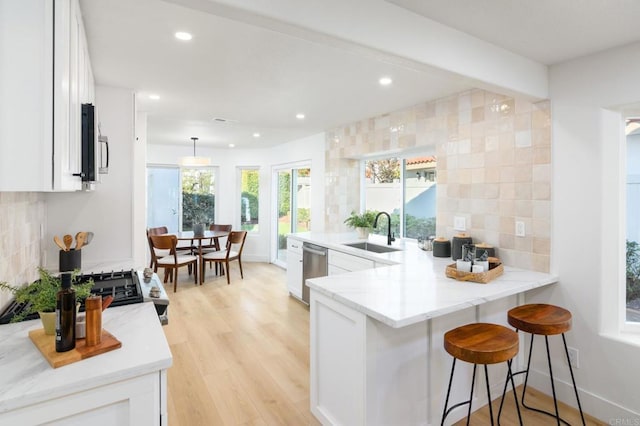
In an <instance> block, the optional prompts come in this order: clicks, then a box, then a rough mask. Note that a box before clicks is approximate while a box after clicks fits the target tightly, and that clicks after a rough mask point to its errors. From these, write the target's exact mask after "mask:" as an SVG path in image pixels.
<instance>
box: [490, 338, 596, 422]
mask: <svg viewBox="0 0 640 426" xmlns="http://www.w3.org/2000/svg"><path fill="white" fill-rule="evenodd" d="M516 331H518V330H516ZM534 336H535V334H531V343H530V345H529V359H528V360H527V368H526V370H522V371H517V372H515V373H511V372H510V373H509V374H511V379H512V380H513V376H517V375H518V374H525V376H524V386H523V388H522V397H521V399H520V401H521V403H522V406H523V407H524V408H526V409H527V410H531V411H535V412H537V413H541V414H545V415H547V416H550V417H553V418H554V419H556V422H557V424H558V426H560V423H564V424H565V425H567V426H571V424H570V423H569V422H567V421H566V420H564V419H563V418H561V417H560V412H559V410H558V399H557V398H556V387H555V384H554V380H553V369H552V368H551V355H550V352H549V338H548V336H546V335H545V336H544V341H545V345H546V349H547V363H548V365H549V376H550V378H551V392H552V393H553V406H554V408H555V414H554V413H551V412H549V411H545V410H541V409H539V408H535V407H531V406H529V405H527V404H526V403H525V402H524V398H525V396H526V394H527V382H528V381H529V367H530V366H531V354H532V353H533V337H534ZM562 343H563V344H564V351H565V354H566V356H567V364H569V373H571V383H572V384H573V390H574V392H575V395H576V401H577V402H578V410H579V411H580V418H581V419H582V425H583V426H586V423H585V420H584V414H583V412H582V405H581V404H580V397H579V396H578V388H577V387H576V380H575V378H574V376H573V368H572V367H571V360H570V359H569V349H568V348H567V340H566V339H565V337H564V333H562ZM507 378H509V376H507ZM506 392H507V383H505V385H504V389H503V391H502V400H501V401H500V410H498V418H500V413H501V412H502V403H503V402H504V396H505V394H506ZM515 392H516V391H515V388H514V389H513V393H514V395H515ZM515 398H516V401H517V399H518V397H517V395H515Z"/></svg>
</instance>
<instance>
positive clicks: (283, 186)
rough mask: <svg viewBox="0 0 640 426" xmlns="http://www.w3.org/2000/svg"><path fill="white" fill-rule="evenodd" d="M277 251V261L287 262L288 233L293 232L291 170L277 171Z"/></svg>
mask: <svg viewBox="0 0 640 426" xmlns="http://www.w3.org/2000/svg"><path fill="white" fill-rule="evenodd" d="M277 182H278V194H277V209H278V215H277V223H276V229H277V230H278V231H277V241H278V246H277V252H276V261H280V262H282V263H286V262H287V234H289V233H291V232H292V231H291V170H280V171H278V172H277Z"/></svg>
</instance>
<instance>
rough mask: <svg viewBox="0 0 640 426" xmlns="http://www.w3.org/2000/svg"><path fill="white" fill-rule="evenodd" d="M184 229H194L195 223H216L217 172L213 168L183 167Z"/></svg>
mask: <svg viewBox="0 0 640 426" xmlns="http://www.w3.org/2000/svg"><path fill="white" fill-rule="evenodd" d="M181 172H182V230H183V231H192V230H193V225H194V224H198V223H202V224H204V225H205V227H207V228H208V226H209V225H210V224H212V223H215V206H216V196H215V174H214V171H213V169H212V168H202V169H196V168H183V169H181Z"/></svg>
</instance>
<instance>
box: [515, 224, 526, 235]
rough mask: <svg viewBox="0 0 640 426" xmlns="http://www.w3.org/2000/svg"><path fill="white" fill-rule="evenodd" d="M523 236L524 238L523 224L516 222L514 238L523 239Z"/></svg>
mask: <svg viewBox="0 0 640 426" xmlns="http://www.w3.org/2000/svg"><path fill="white" fill-rule="evenodd" d="M524 236H525V228H524V222H519V221H516V237H524Z"/></svg>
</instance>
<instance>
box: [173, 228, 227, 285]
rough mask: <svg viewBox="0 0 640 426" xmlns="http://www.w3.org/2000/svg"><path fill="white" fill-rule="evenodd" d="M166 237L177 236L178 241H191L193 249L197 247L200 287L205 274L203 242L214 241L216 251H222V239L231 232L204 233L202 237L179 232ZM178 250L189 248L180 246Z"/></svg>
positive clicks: (187, 232) (191, 232) (190, 232)
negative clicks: (203, 271)
mask: <svg viewBox="0 0 640 426" xmlns="http://www.w3.org/2000/svg"><path fill="white" fill-rule="evenodd" d="M165 235H175V236H176V237H177V238H178V241H191V247H197V249H198V255H197V256H198V268H199V271H200V276H199V277H198V278H199V279H198V280H199V282H200V285H202V283H203V281H204V279H203V276H204V274H203V273H202V270H203V268H204V265H203V263H202V241H203V240H213V245H214V246H215V248H216V250H220V241H219V239H220V238H224V237H227V236H229V232H227V231H204V234H202V235H196V234H195V233H194V232H193V231H178V232H170V233H167V234H165ZM196 241H197V244H194V242H196ZM178 248H187V247H184V246H183V247H180V246H178Z"/></svg>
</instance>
